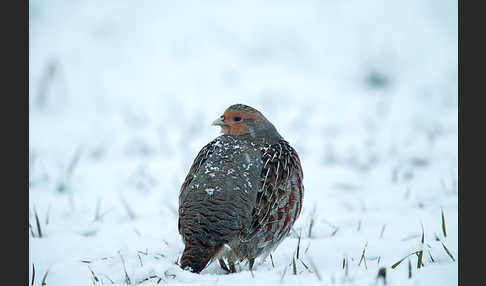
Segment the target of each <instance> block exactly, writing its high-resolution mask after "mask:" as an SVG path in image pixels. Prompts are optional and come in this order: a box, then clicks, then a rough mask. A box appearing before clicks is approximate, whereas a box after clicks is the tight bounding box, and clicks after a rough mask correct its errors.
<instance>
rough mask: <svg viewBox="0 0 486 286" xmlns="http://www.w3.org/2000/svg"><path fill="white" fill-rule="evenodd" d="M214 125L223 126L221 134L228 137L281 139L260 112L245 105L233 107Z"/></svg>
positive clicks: (234, 105) (214, 122)
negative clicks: (247, 136) (246, 136)
mask: <svg viewBox="0 0 486 286" xmlns="http://www.w3.org/2000/svg"><path fill="white" fill-rule="evenodd" d="M212 125H215V126H221V132H222V133H224V134H226V135H232V136H245V135H249V136H251V137H264V136H269V137H278V138H281V136H280V134H278V132H277V130H276V129H275V127H274V126H273V124H272V123H271V122H270V121H268V120H267V119H266V118H265V116H263V114H262V113H261V112H260V111H258V110H256V109H255V108H253V107H250V106H248V105H244V104H233V105H231V106H230V107H228V108H227V109H226V110H225V111H224V113H223V115H221V116H220V117H219V118H218V119H216V120H215V121H213V123H212Z"/></svg>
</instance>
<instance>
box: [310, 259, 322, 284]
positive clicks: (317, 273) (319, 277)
mask: <svg viewBox="0 0 486 286" xmlns="http://www.w3.org/2000/svg"><path fill="white" fill-rule="evenodd" d="M309 264H310V266H311V268H312V272H314V274H316V277H317V279H318V280H319V281H321V280H322V278H321V274H320V273H319V270H317V267H316V265H315V263H314V260H312V258H310V257H309Z"/></svg>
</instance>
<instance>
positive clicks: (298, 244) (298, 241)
mask: <svg viewBox="0 0 486 286" xmlns="http://www.w3.org/2000/svg"><path fill="white" fill-rule="evenodd" d="M299 250H300V234H299V240H297V256H296V257H297V259H299V252H300V251H299Z"/></svg>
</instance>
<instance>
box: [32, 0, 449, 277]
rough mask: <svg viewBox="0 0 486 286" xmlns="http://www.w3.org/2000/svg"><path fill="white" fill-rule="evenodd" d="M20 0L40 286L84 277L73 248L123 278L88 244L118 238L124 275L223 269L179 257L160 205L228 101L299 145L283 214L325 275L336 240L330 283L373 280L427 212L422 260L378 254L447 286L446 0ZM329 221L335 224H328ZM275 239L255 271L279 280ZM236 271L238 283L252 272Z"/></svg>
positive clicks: (168, 214)
mask: <svg viewBox="0 0 486 286" xmlns="http://www.w3.org/2000/svg"><path fill="white" fill-rule="evenodd" d="M29 4H30V8H29V10H30V11H29V41H30V43H29V89H30V90H29V93H30V94H29V127H30V128H29V158H30V160H29V180H30V189H29V205H30V214H29V215H30V216H29V218H30V221H31V225H32V226H33V231H32V232H31V234H30V263H31V264H35V265H36V270H37V271H39V272H38V273H41V272H42V271H43V270H46V269H50V272H49V276H48V280H49V279H50V281H51V282H50V283H51V285H88V284H89V285H90V284H91V282H90V279H92V276H91V275H92V273H91V272H90V271H88V268H87V267H86V264H83V263H82V262H80V260H83V259H84V260H90V261H98V263H99V265H94V264H91V267H92V268H96V267H97V268H96V269H94V270H95V273H96V271H101V272H103V273H104V274H106V275H107V276H110V277H111V278H110V279H111V280H112V281H114V282H116V283H120V284H123V283H124V280H123V277H122V276H120V275H121V274H120V273H122V272H120V269H122V268H121V266H120V264H119V261H117V262H116V263H115V262H110V263H111V264H110V263H109V262H106V261H109V260H106V259H105V260H101V258H103V257H115V258H113V259H119V256H118V255H117V252H118V251H124V253H125V260H126V261H127V264H130V262H133V265H134V266H133V267H134V268H133V269H130V270H129V271H130V274H131V275H132V277H134V278H133V280H136V279H138V280H139V281H141V280H143V279H145V278H147V277H149V276H151V275H152V276H153V275H160V276H163V275H165V272H164V271H169V272H170V273H174V275H176V278H170V277H172V276H169V278H167V275H166V276H164V277H165V278H164V279H165V280H167V281H169V280H171V279H173V280H175V281H174V283H179V282H187V281H189V282H197V281H198V282H201V281H205V282H208V283H213V282H214V281H215V279H216V280H218V279H219V280H218V281H226V280H225V279H229V278H228V277H227V276H220V275H216V276H214V275H209V276H205V278H199V276H192V275H191V274H187V273H181V272H177V271H179V270H178V268H177V267H175V266H174V265H173V262H174V261H175V260H176V259H177V256H178V254H179V253H180V251H182V243H181V241H180V237H179V234H178V233H177V216H176V214H175V213H174V210H176V209H177V196H178V192H179V188H180V185H181V183H182V180H183V178H184V177H185V175H186V173H187V172H188V170H189V167H190V165H191V163H192V160H193V159H194V157H195V156H196V154H197V152H198V151H199V150H200V148H201V147H202V146H204V145H205V144H206V143H207V142H209V141H210V140H212V139H213V138H214V137H216V136H217V135H218V132H219V130H217V129H216V128H214V127H211V126H210V123H211V122H212V120H214V119H215V118H217V117H218V116H219V115H220V114H221V113H222V112H223V111H224V110H225V109H226V108H227V107H228V106H229V105H231V104H234V103H244V104H247V105H250V106H253V107H255V108H257V109H258V110H260V111H261V112H262V113H263V114H265V116H266V117H267V118H269V119H270V120H271V121H272V122H273V123H274V125H275V126H276V127H277V129H278V130H279V132H280V133H281V134H282V135H283V136H284V137H285V138H286V140H288V141H289V142H290V143H291V144H292V145H293V146H294V147H295V148H296V149H297V151H298V152H299V154H300V157H301V158H302V162H303V168H304V175H305V177H304V184H305V186H306V194H305V198H304V210H303V213H302V215H301V217H300V219H299V221H298V223H297V225H296V230H302V232H303V233H304V232H307V229H308V227H309V222H310V220H312V219H314V220H315V221H316V222H315V225H314V226H313V227H314V230H313V232H314V234H315V237H307V238H306V239H307V241H306V240H303V243H304V242H305V246H307V243H310V245H312V247H311V249H314V251H310V252H309V255H310V256H313V258H312V260H313V261H314V262H315V263H316V264H317V265H319V268H320V269H321V270H320V271H321V276H322V277H321V279H323V280H324V281H325V283H331V282H332V281H341V280H340V279H341V278H342V277H344V276H343V275H344V273H341V272H342V269H341V268H340V263H341V264H342V259H343V256H346V257H354V259H355V261H353V262H350V264H351V265H350V266H351V267H354V270H352V271H350V272H348V273H347V275H348V276H346V277H348V278H349V277H350V278H349V279H348V280H346V279H344V278H343V280H342V281H343V283H345V284H346V283H349V284H350V285H368V284H372V283H373V282H374V281H375V280H374V279H375V277H376V272H377V269H378V268H377V267H382V266H383V267H389V266H390V265H391V264H393V263H395V262H396V261H398V260H399V259H401V258H402V257H404V256H405V255H407V254H408V253H410V252H412V251H414V250H416V246H417V243H418V241H419V239H418V238H417V239H412V240H402V239H404V237H408V236H410V234H412V235H414V234H416V233H418V234H417V235H420V231H421V223H424V226H425V233H426V237H427V238H428V239H429V240H430V242H429V246H431V247H430V249H429V250H431V251H432V255H435V257H434V258H435V259H434V262H430V263H429V262H425V261H424V263H426V266H425V267H424V268H421V269H418V270H417V271H418V272H417V273H416V274H415V272H414V276H413V279H408V277H407V267H406V265H400V266H399V267H398V268H396V269H394V270H391V269H389V276H390V278H389V279H391V281H392V282H393V279H395V283H396V284H394V285H405V283H412V282H413V283H415V284H413V285H430V283H432V282H431V281H435V282H437V281H439V282H440V283H435V282H434V283H433V284H436V285H439V284H440V285H455V284H457V255H455V259H456V262H454V261H452V259H450V258H449V256H448V255H447V253H445V252H444V249H443V248H442V246H441V244H440V243H439V242H437V241H436V240H434V233H435V234H436V235H439V234H440V233H441V209H442V210H443V211H444V213H445V214H446V217H447V218H448V221H447V223H448V227H449V233H448V234H449V235H448V236H447V237H445V236H444V237H442V238H441V239H442V241H444V242H447V243H445V244H446V245H447V247H448V249H450V250H451V251H452V253H453V254H457V251H458V250H457V140H458V137H457V124H458V121H457V114H458V113H457V106H458V105H457V104H458V93H457V91H458V55H457V53H458V29H457V28H458V18H457V14H458V13H457V12H458V11H457V6H458V4H457V1H438V0H428V1H424V0H412V1H385V0H370V1H357V0H344V1H322V0H321V1H251V0H249V1H217V0H211V1H154V0H146V1H114V0H107V1H80V0H72V1H61V0H43V1H40V0H31V1H30V2H29ZM34 209H35V210H36V212H37V213H38V215H39V216H40V217H42V218H41V220H42V221H43V222H42V224H41V225H42V227H43V230H44V233H43V237H39V235H38V233H37V227H36V226H35V225H36V223H35V212H34ZM313 210H316V212H317V215H316V213H315V212H313ZM104 212H107V213H106V214H104ZM101 214H104V216H103V217H104V218H105V219H103V220H101V219H99V216H100V215H101ZM93 218H98V219H95V220H94V221H93ZM328 222H332V225H334V226H337V227H338V228H339V229H340V231H339V232H337V233H335V234H334V235H332V236H330V234H332V233H334V231H335V229H333V228H331V229H329V224H328ZM358 225H360V226H361V225H362V229H360V228H358V231H357V226H358ZM383 225H386V232H385V235H384V236H383V238H380V240H377V239H378V235H379V234H380V230H381V229H382V227H383ZM134 229H135V230H136V231H134ZM137 232H138V234H137ZM128 233H129V234H128ZM386 234H388V235H389V238H388V239H389V240H387V241H382V240H381V239H386ZM163 241H166V242H167V243H168V245H170V247H169V248H170V250H167V251H168V252H164V251H166V250H165V249H164V247H167V246H165V244H164V243H163ZM365 241H368V242H369V243H370V244H369V245H368V250H369V251H371V252H373V251H374V252H375V253H374V254H376V255H375V256H380V257H381V258H380V261H379V263H377V262H376V261H374V262H373V264H376V266H375V265H373V267H368V269H365V268H363V265H362V264H361V265H358V261H359V258H360V255H361V252H362V249H363V246H364V244H365ZM373 241H375V242H376V243H374V244H373ZM286 243H288V245H289V247H285V246H281V247H280V248H279V249H277V253H276V254H275V257H274V258H277V259H280V261H281V262H280V263H277V264H278V266H277V267H276V268H275V269H273V268H272V266H271V265H270V264H269V263H268V261H267V262H265V263H264V264H263V265H262V266H260V268H259V269H257V270H256V272H255V273H256V276H259V274H260V276H259V277H260V278H259V280H258V281H261V283H273V282H275V281H276V282H278V281H279V280H280V277H281V276H282V273H284V270H285V267H286V266H287V264H288V263H289V262H291V261H292V255H293V254H292V251H294V250H295V244H296V243H297V240H296V239H295V237H293V238H289V239H288V240H287V241H286ZM437 243H439V244H437ZM282 245H283V244H282ZM147 247H153V251H154V252H161V253H165V258H163V259H162V262H163V263H165V264H162V265H161V264H160V263H162V262H160V261H159V260H154V261H153V263H152V264H150V263H148V262H146V265H145V267H149V266H148V265H152V266H150V267H152V268H150V269H148V270H147V269H146V268H143V267H140V266H137V263H138V258H137V257H136V256H135V255H134V253H136V251H137V250H143V251H145V248H147ZM373 247H374V249H373ZM433 251H435V253H434V252H433ZM130 255H132V256H133V257H131V258H130ZM278 257H280V258H278ZM131 259H132V260H131ZM303 259H305V258H303ZM414 259H415V258H414ZM100 261H104V262H100ZM308 261H309V260H308ZM308 261H306V263H307V262H308ZM414 261H415V262H414ZM93 263H94V262H93ZM413 263H416V260H413V261H412V264H413ZM115 265H116V266H115ZM95 266H96V267H95ZM299 266H302V265H299ZM429 266H430V267H429ZM110 267H111V268H110ZM127 267H129V266H127ZM137 267H138V268H137ZM301 268H302V267H301ZM205 271H206V270H205ZM218 271H219V269H218V268H217V267H216V266H214V267H212V268H211V267H210V268H209V269H208V270H207V273H210V274H218V273H220V272H218ZM302 271H303V272H302V273H301V275H302V277H299V278H302V279H304V280H302V281H307V282H306V283H314V282H317V281H318V279H316V275H314V274H313V273H310V271H307V270H306V269H305V268H302ZM400 271H401V272H400ZM31 272H32V270H31ZM267 272H268V273H267ZM113 273H118V274H113ZM154 273H155V274H154ZM161 273H164V274H161ZM289 273H290V270H289V272H288V273H287V274H286V275H288V276H289V277H290V276H291V275H290V274H289ZM393 273H398V274H393ZM31 274H32V273H31ZM203 274H204V272H203ZM116 275H118V276H120V277H119V278H116V277H117V276H116ZM171 275H172V274H171ZM353 275H354V276H353ZM393 275H395V276H393ZM37 276H38V279H41V275H40V274H37ZM201 276H204V275H201ZM263 276H264V277H265V279H263V278H262V277H263ZM215 277H216V278H215ZM233 277H238V279H240V280H238V279H237V278H232V279H235V280H234V281H233V283H236V284H238V283H241V284H242V285H244V284H245V283H246V282H247V281H246V279H249V278H250V277H251V276H249V275H248V273H246V274H245V273H243V272H242V273H238V274H235V275H233ZM256 278H258V277H256ZM105 279H106V278H105ZM184 279H185V280H184ZM201 279H202V280H201ZM268 279H269V280H268ZM289 279H291V278H289ZM306 279H307V280H306ZM333 279H334V280H333ZM437 279H439V280H437ZM165 280H164V281H165ZM39 281H40V280H39ZM105 281H108V282H107V283H110V282H109V280H105ZM238 281H239V282H238ZM283 281H287V280H283ZM288 281H290V282H289V283H292V280H288ZM67 282H69V284H66V283H67ZM85 282H87V283H88V284H86V283H85ZM147 283H148V282H147ZM353 283H355V284H353ZM110 284H111V283H110ZM48 285H49V284H48Z"/></svg>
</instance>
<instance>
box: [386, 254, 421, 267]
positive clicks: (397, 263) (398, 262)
mask: <svg viewBox="0 0 486 286" xmlns="http://www.w3.org/2000/svg"><path fill="white" fill-rule="evenodd" d="M417 253H418V251H415V252H412V253H410V254H409V255H407V256H405V257H404V258H402V259H400V260H398V261H397V262H395V264H393V265H392V266H391V268H392V269H395V268H396V267H397V266H398V265H400V263H402V262H403V260H405V259H407V258H408V257H409V256H410V255H414V254H417Z"/></svg>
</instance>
